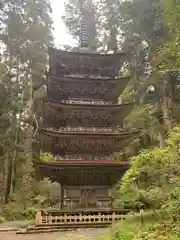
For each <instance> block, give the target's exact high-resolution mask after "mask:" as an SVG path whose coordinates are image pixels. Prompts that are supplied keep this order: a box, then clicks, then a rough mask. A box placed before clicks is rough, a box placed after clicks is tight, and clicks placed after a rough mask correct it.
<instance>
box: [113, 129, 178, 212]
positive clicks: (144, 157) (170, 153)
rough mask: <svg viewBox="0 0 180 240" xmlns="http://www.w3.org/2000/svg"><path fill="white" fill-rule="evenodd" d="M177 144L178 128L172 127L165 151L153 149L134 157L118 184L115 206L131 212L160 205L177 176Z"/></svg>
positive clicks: (172, 186)
mask: <svg viewBox="0 0 180 240" xmlns="http://www.w3.org/2000/svg"><path fill="white" fill-rule="evenodd" d="M179 141H180V127H175V128H174V130H173V131H172V133H171V134H170V135H169V138H168V140H167V147H166V148H155V149H152V150H150V151H147V152H142V153H141V154H139V155H138V156H136V157H133V158H132V160H131V162H132V166H131V168H130V169H129V170H128V171H127V172H126V173H125V175H124V177H123V179H122V181H121V182H120V187H119V190H118V193H117V199H116V200H115V202H114V205H115V206H118V207H122V206H124V207H127V206H128V207H131V208H133V209H139V208H153V209H158V208H159V207H160V206H162V205H163V203H164V202H165V201H166V200H167V198H168V196H169V193H170V191H171V190H172V189H173V188H174V186H175V184H176V183H177V179H178V176H179V172H180V171H179V160H180V159H179V156H180V155H179V152H180V151H179ZM158 193H159V194H158Z"/></svg>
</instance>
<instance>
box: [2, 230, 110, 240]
mask: <svg viewBox="0 0 180 240" xmlns="http://www.w3.org/2000/svg"><path fill="white" fill-rule="evenodd" d="M107 233H108V229H107V228H96V229H95V228H94V229H77V230H75V231H70V232H60V233H41V234H31V235H16V234H15V233H0V240H97V239H98V238H99V237H101V236H103V235H105V234H107Z"/></svg>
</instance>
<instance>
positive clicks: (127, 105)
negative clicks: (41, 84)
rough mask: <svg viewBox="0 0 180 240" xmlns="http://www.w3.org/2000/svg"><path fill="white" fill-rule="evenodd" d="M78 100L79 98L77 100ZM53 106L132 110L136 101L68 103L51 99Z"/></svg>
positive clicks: (50, 103) (50, 102)
mask: <svg viewBox="0 0 180 240" xmlns="http://www.w3.org/2000/svg"><path fill="white" fill-rule="evenodd" d="M77 101H78V100H77ZM46 104H49V105H50V106H51V107H53V108H80V109H83V108H87V107H88V108H91V109H93V108H97V110H99V109H101V108H103V109H112V108H113V109H119V110H121V111H122V110H123V109H124V110H125V109H128V110H131V109H132V107H133V106H134V103H125V104H109V103H107V104H87V103H82V104H78V103H68V102H67V103H66V102H62V101H53V100H49V102H48V103H46Z"/></svg>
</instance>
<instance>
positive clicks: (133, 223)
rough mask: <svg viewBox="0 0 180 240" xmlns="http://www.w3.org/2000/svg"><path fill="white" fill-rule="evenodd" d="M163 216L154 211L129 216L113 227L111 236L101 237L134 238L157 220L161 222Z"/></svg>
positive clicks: (102, 239)
mask: <svg viewBox="0 0 180 240" xmlns="http://www.w3.org/2000/svg"><path fill="white" fill-rule="evenodd" d="M161 221H162V219H161V216H160V215H159V214H157V213H153V212H145V213H143V217H142V214H136V215H134V216H133V215H132V216H130V215H129V216H127V219H126V220H121V221H120V222H119V223H117V224H115V225H113V226H112V228H111V232H110V234H109V236H107V237H106V236H105V237H102V238H100V239H101V240H106V239H108V240H132V239H133V240H134V238H135V237H136V235H138V234H140V233H142V232H143V231H147V230H148V229H149V228H150V227H152V226H154V225H155V224H156V223H157V222H161Z"/></svg>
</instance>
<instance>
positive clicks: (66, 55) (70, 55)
mask: <svg viewBox="0 0 180 240" xmlns="http://www.w3.org/2000/svg"><path fill="white" fill-rule="evenodd" d="M48 52H49V55H52V54H55V55H57V56H59V57H61V58H69V59H73V58H76V57H88V58H98V59H103V58H104V59H111V58H114V57H118V58H120V57H121V58H122V56H125V55H126V54H127V53H126V52H118V53H112V54H111V53H110V54H107V53H92V52H91V53H88V52H84V51H82V52H81V51H79V52H72V51H64V50H61V49H57V48H53V47H49V51H48Z"/></svg>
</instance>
